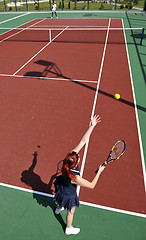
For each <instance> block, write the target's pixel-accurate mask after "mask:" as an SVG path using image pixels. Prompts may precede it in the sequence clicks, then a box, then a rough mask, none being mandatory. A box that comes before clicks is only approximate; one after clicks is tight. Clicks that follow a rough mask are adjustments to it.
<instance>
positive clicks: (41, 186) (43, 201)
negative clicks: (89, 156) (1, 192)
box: [21, 152, 66, 231]
mask: <svg viewBox="0 0 146 240" xmlns="http://www.w3.org/2000/svg"><path fill="white" fill-rule="evenodd" d="M37 156H38V153H37V152H34V154H33V161H32V165H31V166H30V168H29V169H28V170H24V171H23V172H22V173H21V181H22V182H23V183H25V184H26V185H27V186H30V187H31V188H32V190H33V191H34V192H33V198H34V199H36V201H37V203H38V204H40V205H42V206H43V207H48V206H49V207H50V208H51V209H52V210H53V213H54V216H55V218H56V219H57V220H58V222H59V223H60V224H61V226H62V228H63V231H65V228H66V224H65V222H64V220H63V218H62V216H61V215H60V214H58V215H56V214H55V209H56V203H55V202H54V200H53V198H52V197H51V196H50V197H48V196H45V194H44V195H43V193H46V194H50V195H51V194H52V193H53V190H52V189H51V188H52V184H53V182H54V180H55V179H56V177H57V176H58V175H59V174H60V170H59V169H60V165H61V164H62V162H63V161H60V162H59V163H58V165H57V171H56V173H55V174H53V175H52V176H51V178H50V181H49V183H48V184H47V183H44V182H43V181H42V180H41V177H40V176H39V175H38V174H36V173H35V172H34V168H35V166H36V164H37ZM37 192H38V193H37ZM41 193H42V194H41Z"/></svg>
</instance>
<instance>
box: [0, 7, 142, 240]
mask: <svg viewBox="0 0 146 240" xmlns="http://www.w3.org/2000/svg"><path fill="white" fill-rule="evenodd" d="M58 16H59V18H97V19H98V18H121V19H123V24H124V27H125V28H136V27H141V28H146V13H144V12H136V13H135V12H129V11H127V12H116V11H115V12H110V11H107V12H104V11H103V12H94V11H89V12H87V11H86V12H85V11H83V12H58ZM36 18H50V12H37V13H35V12H28V13H24V12H23V13H22V12H19V13H18V12H17V13H1V15H0V27H17V26H20V25H22V24H24V23H26V22H29V21H31V20H33V19H36ZM131 35H132V36H133V38H132V42H131V44H127V47H128V52H129V59H130V66H131V71H132V73H131V74H132V79H133V86H134V90H135V98H136V103H137V114H138V119H139V127H140V131H141V141H142V146H143V155H144V162H145V164H146V33H145V36H144V39H143V43H142V45H140V44H139V43H140V36H139V34H137V35H136V34H133V32H132V30H131V33H130V37H131ZM127 38H128V35H127ZM127 40H128V39H127ZM1 141H2V139H1ZM0 161H2V159H1V160H0ZM48 178H49V177H48ZM103 191H104V188H103ZM107 197H108V196H107ZM0 205H1V207H0V222H1V224H0V239H2V240H13V239H15V240H23V239H24V240H26V239H27V240H40V239H45V240H46V239H50V240H55V239H61V240H63V239H67V238H69V239H79V240H80V239H84V240H86V239H99V240H117V239H118V240H123V239H124V240H145V239H146V216H141V217H140V216H136V215H132V214H129V213H128V214H126V213H119V212H116V211H110V210H106V209H104V208H103V209H102V208H98V207H92V206H85V205H84V204H82V203H81V204H80V207H79V209H76V212H75V217H74V222H73V225H74V226H79V227H80V228H81V232H80V234H79V235H77V236H73V235H72V236H66V235H65V234H64V228H65V222H66V212H65V211H64V212H62V213H61V215H58V216H55V215H54V209H55V207H56V205H55V203H54V202H53V200H52V198H49V197H45V196H41V195H37V194H34V193H32V192H25V191H21V190H17V189H13V188H11V187H5V186H0Z"/></svg>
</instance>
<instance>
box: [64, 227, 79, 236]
mask: <svg viewBox="0 0 146 240" xmlns="http://www.w3.org/2000/svg"><path fill="white" fill-rule="evenodd" d="M79 232H80V228H74V227H71V228H68V227H66V229H65V234H66V235H71V234H74V235H76V234H78V233H79Z"/></svg>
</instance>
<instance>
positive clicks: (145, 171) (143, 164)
mask: <svg viewBox="0 0 146 240" xmlns="http://www.w3.org/2000/svg"><path fill="white" fill-rule="evenodd" d="M122 25H123V29H124V23H123V19H122ZM123 33H124V38H125V43H126V44H125V45H126V53H127V59H128V66H129V72H130V80H131V86H132V93H133V99H134V106H135V115H136V123H137V130H138V136H139V144H140V153H141V161H142V169H143V178H144V187H145V193H146V167H145V161H144V153H143V146H142V139H141V132H140V124H139V118H138V112H137V103H136V96H135V90H134V84H133V76H132V71H131V65H130V59H129V53H128V47H127V41H126V36H125V31H124V30H123Z"/></svg>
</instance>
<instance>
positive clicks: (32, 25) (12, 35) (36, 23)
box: [0, 19, 44, 43]
mask: <svg viewBox="0 0 146 240" xmlns="http://www.w3.org/2000/svg"><path fill="white" fill-rule="evenodd" d="M42 21H44V19H43V20H42V19H41V20H40V21H38V22H36V23H33V24H32V25H30V26H29V27H27V28H24V29H22V30H21V28H20V31H19V32H17V33H14V34H12V35H10V36H8V37H6V38H4V39H3V40H1V41H0V43H1V42H4V41H6V40H7V39H9V38H11V37H14V36H15V35H17V34H19V33H21V32H23V31H24V30H26V29H29V28H30V27H32V26H34V25H36V24H37V23H40V22H42ZM5 29H6V28H5ZM14 29H16V28H14ZM14 29H11V30H10V31H13V30H14ZM17 30H19V28H17ZM10 31H8V32H9V33H10ZM6 33H7V32H6ZM3 34H5V33H3Z"/></svg>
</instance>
